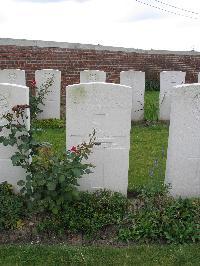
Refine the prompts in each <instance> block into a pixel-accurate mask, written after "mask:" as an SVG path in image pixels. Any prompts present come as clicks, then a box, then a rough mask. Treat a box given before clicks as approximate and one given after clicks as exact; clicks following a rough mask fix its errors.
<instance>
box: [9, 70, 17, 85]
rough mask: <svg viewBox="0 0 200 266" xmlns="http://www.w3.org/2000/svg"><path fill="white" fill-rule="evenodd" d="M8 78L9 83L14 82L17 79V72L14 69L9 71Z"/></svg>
mask: <svg viewBox="0 0 200 266" xmlns="http://www.w3.org/2000/svg"><path fill="white" fill-rule="evenodd" d="M8 79H9V82H10V83H12V84H15V82H16V79H17V74H16V73H15V72H14V71H11V72H9V74H8Z"/></svg>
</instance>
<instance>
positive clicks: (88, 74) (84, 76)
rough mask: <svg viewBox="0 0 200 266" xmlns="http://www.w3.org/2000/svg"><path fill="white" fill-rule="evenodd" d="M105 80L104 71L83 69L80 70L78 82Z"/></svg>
mask: <svg viewBox="0 0 200 266" xmlns="http://www.w3.org/2000/svg"><path fill="white" fill-rule="evenodd" d="M88 82H106V73H105V72H104V71H100V70H84V71H81V72H80V83H88Z"/></svg>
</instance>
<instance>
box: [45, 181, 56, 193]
mask: <svg viewBox="0 0 200 266" xmlns="http://www.w3.org/2000/svg"><path fill="white" fill-rule="evenodd" d="M47 188H48V190H50V191H53V190H55V188H56V184H55V183H53V182H49V183H48V184H47Z"/></svg>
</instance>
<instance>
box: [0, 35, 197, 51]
mask: <svg viewBox="0 0 200 266" xmlns="http://www.w3.org/2000/svg"><path fill="white" fill-rule="evenodd" d="M7 45H11V46H22V47H25V46H33V47H41V48H45V47H46V48H65V49H80V50H96V51H111V52H117V51H119V52H126V53H141V54H175V55H200V52H198V51H194V50H192V51H169V50H153V49H151V50H143V49H135V48H124V47H114V46H104V45H100V44H98V45H94V44H81V43H69V42H55V41H42V40H26V39H12V38H0V46H7Z"/></svg>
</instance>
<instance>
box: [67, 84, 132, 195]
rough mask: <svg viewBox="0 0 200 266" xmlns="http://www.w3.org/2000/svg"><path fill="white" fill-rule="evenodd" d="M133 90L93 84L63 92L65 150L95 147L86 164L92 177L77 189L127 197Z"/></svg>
mask: <svg viewBox="0 0 200 266" xmlns="http://www.w3.org/2000/svg"><path fill="white" fill-rule="evenodd" d="M131 107H132V90H131V88H130V87H128V86H122V85H119V84H111V83H103V82H94V83H87V84H86V83H83V84H77V85H71V86H68V87H67V88H66V128H67V130H66V132H67V136H66V141H67V149H70V147H72V146H74V145H78V144H80V143H82V142H83V141H87V140H88V138H89V137H88V136H89V134H91V133H92V132H93V130H94V129H95V131H96V143H98V145H96V146H94V148H93V150H92V154H91V155H90V156H89V159H88V162H90V163H92V164H93V165H95V168H94V169H93V173H92V174H89V175H86V176H84V177H83V178H81V179H80V181H79V184H80V189H81V190H88V191H94V190H97V189H104V188H105V189H110V190H112V191H119V192H121V193H123V194H125V195H126V194H127V186H128V167H129V148H130V129H131Z"/></svg>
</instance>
